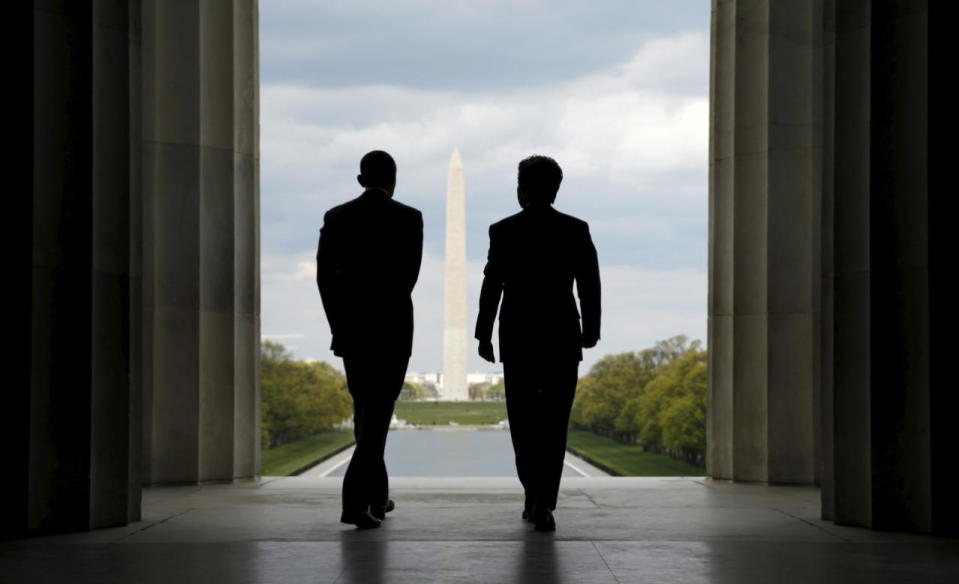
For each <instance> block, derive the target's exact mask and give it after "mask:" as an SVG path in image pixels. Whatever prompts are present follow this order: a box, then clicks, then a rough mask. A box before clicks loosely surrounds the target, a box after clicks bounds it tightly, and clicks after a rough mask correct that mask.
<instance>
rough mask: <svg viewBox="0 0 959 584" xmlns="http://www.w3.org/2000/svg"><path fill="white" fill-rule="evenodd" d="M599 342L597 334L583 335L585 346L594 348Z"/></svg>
mask: <svg viewBox="0 0 959 584" xmlns="http://www.w3.org/2000/svg"><path fill="white" fill-rule="evenodd" d="M598 342H599V337H598V336H595V335H583V348H584V349H592V348H593V347H595V346H596V343H598Z"/></svg>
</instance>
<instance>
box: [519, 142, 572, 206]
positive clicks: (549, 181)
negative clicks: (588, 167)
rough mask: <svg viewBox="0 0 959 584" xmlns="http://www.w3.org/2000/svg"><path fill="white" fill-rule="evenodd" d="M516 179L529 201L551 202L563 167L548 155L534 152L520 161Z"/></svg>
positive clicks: (560, 179) (557, 188)
mask: <svg viewBox="0 0 959 584" xmlns="http://www.w3.org/2000/svg"><path fill="white" fill-rule="evenodd" d="M516 181H517V183H518V184H519V187H520V188H521V189H523V190H524V191H526V195H527V196H528V197H529V200H530V201H531V202H543V203H552V202H553V201H555V200H556V193H557V192H558V191H559V183H561V182H563V169H561V168H560V167H559V164H557V163H556V161H555V160H553V159H552V158H550V157H549V156H541V155H539V154H534V155H533V156H530V157H528V158H524V159H523V160H521V161H520V163H519V173H518V175H517V177H516Z"/></svg>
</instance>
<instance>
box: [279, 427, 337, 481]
mask: <svg viewBox="0 0 959 584" xmlns="http://www.w3.org/2000/svg"><path fill="white" fill-rule="evenodd" d="M354 441H355V440H354V439H353V430H327V431H324V432H319V433H317V434H314V435H312V436H309V437H307V438H303V439H301V440H296V441H294V442H290V443H289V444H284V445H283V446H277V447H276V448H270V449H269V450H264V451H263V455H262V459H261V463H260V464H261V469H262V470H261V472H262V474H263V476H288V475H292V474H295V473H297V472H298V471H301V470H302V469H304V468H307V467H310V466H313V465H314V464H316V463H317V462H319V461H321V460H324V459H326V458H327V457H329V456H330V455H332V454H333V453H335V452H337V451H339V450H340V449H342V448H344V447H346V446H348V445H350V444H353V442H354Z"/></svg>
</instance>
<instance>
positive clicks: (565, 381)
mask: <svg viewBox="0 0 959 584" xmlns="http://www.w3.org/2000/svg"><path fill="white" fill-rule="evenodd" d="M562 180H563V171H562V170H561V169H560V167H559V165H558V164H557V163H556V161H555V160H553V159H552V158H549V157H546V156H531V157H529V158H527V159H525V160H523V161H522V162H520V163H519V176H518V186H517V189H516V193H517V196H518V198H519V204H520V206H521V207H522V208H523V210H522V211H520V212H519V213H517V214H516V215H513V216H511V217H507V218H506V219H503V220H502V221H500V222H498V223H494V224H493V225H491V226H490V228H489V241H490V244H489V257H488V261H487V263H486V269H485V270H483V274H484V275H485V278H484V279H483V288H482V291H481V292H480V306H479V316H478V318H477V320H476V338H477V339H478V340H479V354H480V356H481V357H483V358H484V359H486V360H487V361H489V362H491V363H492V362H495V356H494V352H493V343H492V340H491V339H492V336H493V320H494V318H495V317H496V310H497V308H498V307H499V304H500V297H501V296H502V299H503V304H502V307H499V311H500V317H499V341H500V361H502V362H503V373H504V375H505V378H506V379H505V383H506V409H507V414H508V416H509V426H510V435H511V437H512V440H513V451H514V452H515V454H516V470H517V473H518V474H519V480H520V482H521V483H522V484H523V489H524V490H525V492H526V502H525V509H524V510H523V517H524V518H526V519H528V520H530V521H532V522H533V523H534V524H535V527H536V529H537V530H542V531H551V530H554V529H556V522H555V519H554V518H553V514H552V511H553V510H554V509H556V498H557V495H558V493H559V481H560V476H561V475H562V473H563V459H564V457H565V454H566V431H567V426H568V425H569V413H570V409H571V408H572V405H573V396H574V394H575V392H576V380H577V377H578V369H579V362H580V361H581V360H582V359H583V351H582V349H583V347H593V346H595V345H596V342H597V341H598V340H599V315H600V284H599V264H598V261H597V258H596V248H595V247H594V246H593V242H592V239H591V238H590V236H589V226H588V225H587V224H586V223H585V222H584V221H581V220H579V219H577V218H575V217H571V216H569V215H565V214H563V213H560V212H559V211H557V210H555V209H554V208H553V207H552V203H553V201H554V200H555V199H556V192H557V191H558V190H559V184H560V182H561V181H562ZM574 282H575V283H576V290H577V292H578V294H579V301H580V305H581V307H582V315H583V316H582V321H583V324H582V329H581V328H580V313H579V311H578V310H577V307H576V299H575V298H573V283H574Z"/></svg>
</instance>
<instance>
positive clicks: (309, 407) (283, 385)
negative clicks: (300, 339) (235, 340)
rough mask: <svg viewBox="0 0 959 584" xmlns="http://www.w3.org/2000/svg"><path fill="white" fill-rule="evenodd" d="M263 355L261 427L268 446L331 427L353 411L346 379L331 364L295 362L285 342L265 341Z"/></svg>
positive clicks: (261, 366) (261, 369)
mask: <svg viewBox="0 0 959 584" xmlns="http://www.w3.org/2000/svg"><path fill="white" fill-rule="evenodd" d="M261 347H262V348H261V357H260V359H261V360H260V387H261V396H262V403H261V415H262V421H261V428H262V439H263V444H264V446H265V447H267V448H269V447H273V446H279V445H280V444H285V443H287V442H292V441H294V440H299V439H300V438H304V437H306V436H309V435H311V434H315V433H316V432H319V431H321V430H325V429H328V428H330V427H332V426H333V425H334V424H336V423H338V422H340V421H341V420H343V419H344V418H346V417H348V416H349V415H350V414H351V412H352V407H353V406H352V399H351V398H350V395H349V392H348V391H347V389H346V378H345V377H344V376H343V374H342V373H340V372H339V371H337V370H336V369H335V368H333V367H332V366H331V365H329V364H328V363H324V362H311V363H306V362H300V361H294V360H293V358H292V354H291V353H290V352H289V351H287V350H286V348H285V347H283V345H281V344H279V343H275V342H272V341H264V342H263V344H262V346H261Z"/></svg>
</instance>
